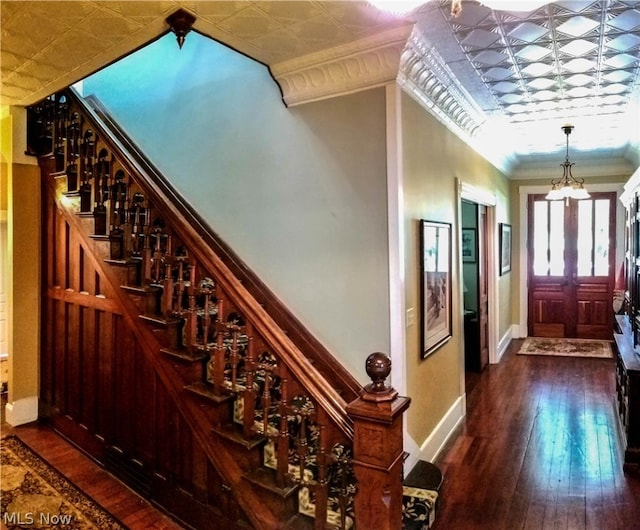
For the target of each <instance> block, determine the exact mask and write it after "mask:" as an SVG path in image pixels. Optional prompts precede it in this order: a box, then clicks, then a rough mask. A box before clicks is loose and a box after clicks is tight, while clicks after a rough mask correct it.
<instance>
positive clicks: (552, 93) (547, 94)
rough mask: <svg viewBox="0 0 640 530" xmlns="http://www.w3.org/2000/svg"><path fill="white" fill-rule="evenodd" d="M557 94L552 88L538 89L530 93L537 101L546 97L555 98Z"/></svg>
mask: <svg viewBox="0 0 640 530" xmlns="http://www.w3.org/2000/svg"><path fill="white" fill-rule="evenodd" d="M557 96H558V94H557V92H555V91H552V90H540V91H539V92H534V93H533V94H532V96H531V97H532V98H533V99H535V100H538V101H543V100H547V99H555V98H556V97H557Z"/></svg>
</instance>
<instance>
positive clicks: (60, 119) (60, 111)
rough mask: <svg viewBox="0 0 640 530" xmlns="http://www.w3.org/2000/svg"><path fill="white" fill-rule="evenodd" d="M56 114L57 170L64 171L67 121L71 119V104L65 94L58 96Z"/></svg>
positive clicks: (54, 149)
mask: <svg viewBox="0 0 640 530" xmlns="http://www.w3.org/2000/svg"><path fill="white" fill-rule="evenodd" d="M56 103H57V109H56V115H55V128H54V147H53V152H54V156H55V160H56V171H64V162H65V142H66V140H67V122H68V121H69V104H68V103H67V98H66V96H65V95H64V94H62V95H60V96H59V97H58V98H57V101H56Z"/></svg>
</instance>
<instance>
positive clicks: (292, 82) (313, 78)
mask: <svg viewBox="0 0 640 530" xmlns="http://www.w3.org/2000/svg"><path fill="white" fill-rule="evenodd" d="M411 29H412V26H411V25H406V26H400V27H397V28H394V29H392V30H389V31H385V32H383V33H379V34H377V35H374V36H371V37H366V38H364V39H360V40H357V41H354V42H350V43H348V44H345V45H342V46H336V47H334V48H329V49H326V50H322V51H319V52H316V53H312V54H308V55H305V56H302V57H298V58H296V59H291V60H288V61H283V62H280V63H277V64H274V65H271V66H270V70H271V75H272V76H273V77H274V79H275V80H276V82H277V83H278V84H279V85H280V89H281V90H282V99H283V100H284V102H285V104H286V105H287V106H289V107H291V106H295V105H301V104H303V103H309V102H311V101H318V100H321V99H327V98H331V97H335V96H343V95H347V94H351V93H354V92H358V91H360V90H365V89H369V88H375V87H379V86H383V85H385V84H387V83H390V82H393V81H395V79H396V76H397V74H398V66H399V64H400V56H401V54H402V50H403V49H404V47H405V44H406V42H407V38H408V37H409V35H410V33H411Z"/></svg>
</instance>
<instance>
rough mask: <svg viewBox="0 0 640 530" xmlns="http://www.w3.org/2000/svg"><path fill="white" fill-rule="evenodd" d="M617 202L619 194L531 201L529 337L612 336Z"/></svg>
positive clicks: (604, 337)
mask: <svg viewBox="0 0 640 530" xmlns="http://www.w3.org/2000/svg"><path fill="white" fill-rule="evenodd" d="M615 200H616V196H615V193H593V194H592V195H591V198H589V199H583V200H579V201H577V200H574V199H570V200H569V201H568V202H565V201H547V200H546V199H545V198H544V195H530V196H529V210H528V214H529V224H528V227H529V244H528V256H529V259H528V261H529V265H528V266H529V322H528V327H529V329H528V334H529V335H530V336H535V337H569V338H591V339H596V338H597V339H609V338H610V337H611V333H612V329H613V309H612V300H613V285H614V276H615V271H614V259H615V206H616V202H615Z"/></svg>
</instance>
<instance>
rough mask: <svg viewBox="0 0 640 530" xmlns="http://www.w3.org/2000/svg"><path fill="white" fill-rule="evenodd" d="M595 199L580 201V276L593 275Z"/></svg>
mask: <svg viewBox="0 0 640 530" xmlns="http://www.w3.org/2000/svg"><path fill="white" fill-rule="evenodd" d="M592 256H593V201H588V200H584V201H579V202H578V276H591V275H592V270H593V269H592V265H593V260H592Z"/></svg>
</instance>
